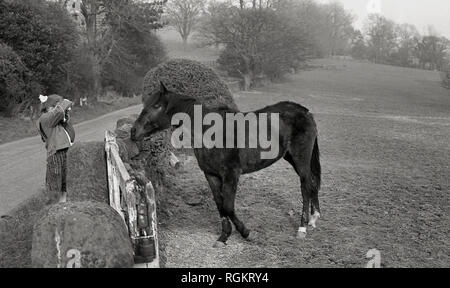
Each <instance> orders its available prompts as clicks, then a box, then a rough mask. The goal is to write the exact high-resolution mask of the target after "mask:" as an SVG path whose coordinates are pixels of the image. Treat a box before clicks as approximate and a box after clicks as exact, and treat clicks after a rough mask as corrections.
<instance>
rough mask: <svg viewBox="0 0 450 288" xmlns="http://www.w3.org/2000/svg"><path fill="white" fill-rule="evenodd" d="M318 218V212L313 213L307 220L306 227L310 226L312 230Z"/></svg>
mask: <svg viewBox="0 0 450 288" xmlns="http://www.w3.org/2000/svg"><path fill="white" fill-rule="evenodd" d="M319 218H320V213H319V212H317V211H316V212H314V214H313V215H311V219H310V220H309V223H308V225H310V226H312V227H313V228H316V221H317V220H319Z"/></svg>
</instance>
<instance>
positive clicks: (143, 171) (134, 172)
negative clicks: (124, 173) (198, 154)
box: [114, 115, 174, 192]
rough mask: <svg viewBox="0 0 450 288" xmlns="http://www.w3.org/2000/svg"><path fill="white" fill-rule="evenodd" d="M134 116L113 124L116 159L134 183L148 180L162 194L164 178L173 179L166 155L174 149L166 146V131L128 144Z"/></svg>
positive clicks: (168, 140) (167, 132)
mask: <svg viewBox="0 0 450 288" xmlns="http://www.w3.org/2000/svg"><path fill="white" fill-rule="evenodd" d="M136 118H137V117H136V116H135V115H133V116H129V117H127V118H122V119H119V120H118V121H117V125H116V130H115V131H114V134H116V139H117V144H118V146H119V155H120V158H121V159H122V161H123V162H124V163H125V166H126V167H127V170H128V172H129V173H130V175H131V176H134V177H135V178H137V180H138V182H141V183H143V182H146V181H148V180H150V181H151V182H152V184H153V186H154V187H155V189H156V191H157V192H162V189H163V187H164V185H165V184H167V177H168V176H169V175H173V173H174V169H173V168H172V167H171V166H170V163H169V157H170V152H172V151H173V150H174V149H173V147H172V145H171V143H170V131H169V130H166V131H162V132H158V133H155V134H154V135H152V136H151V137H149V138H146V139H144V140H143V141H141V142H137V143H136V142H133V141H131V140H130V136H131V128H132V127H133V126H132V124H130V123H134V121H136Z"/></svg>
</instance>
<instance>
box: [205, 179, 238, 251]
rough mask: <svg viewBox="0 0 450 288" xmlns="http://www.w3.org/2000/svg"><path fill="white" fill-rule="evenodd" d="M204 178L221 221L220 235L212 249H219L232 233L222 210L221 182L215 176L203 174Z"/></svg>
mask: <svg viewBox="0 0 450 288" xmlns="http://www.w3.org/2000/svg"><path fill="white" fill-rule="evenodd" d="M205 176H206V180H207V181H208V183H209V187H210V188H211V191H212V193H213V197H214V202H216V205H217V210H219V215H220V218H221V219H222V233H221V235H220V237H219V239H217V241H216V243H215V244H214V247H221V246H224V245H225V242H227V239H228V237H230V235H231V231H232V227H231V223H230V220H228V217H227V216H226V213H225V209H224V208H223V198H222V195H221V194H222V193H221V189H222V180H221V179H220V178H219V177H217V176H215V175H210V174H206V173H205Z"/></svg>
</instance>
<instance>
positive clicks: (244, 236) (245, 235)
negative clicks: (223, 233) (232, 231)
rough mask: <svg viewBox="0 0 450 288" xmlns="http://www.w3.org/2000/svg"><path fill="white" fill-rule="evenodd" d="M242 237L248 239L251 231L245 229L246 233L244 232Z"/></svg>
mask: <svg viewBox="0 0 450 288" xmlns="http://www.w3.org/2000/svg"><path fill="white" fill-rule="evenodd" d="M241 236H242V237H243V238H244V239H248V237H249V236H250V230H249V229H244V231H242V233H241Z"/></svg>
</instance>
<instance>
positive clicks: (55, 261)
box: [31, 201, 134, 268]
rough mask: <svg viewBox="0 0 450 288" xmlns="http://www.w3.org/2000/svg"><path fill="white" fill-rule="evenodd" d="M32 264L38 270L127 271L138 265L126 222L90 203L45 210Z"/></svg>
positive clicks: (36, 230) (104, 207) (37, 228)
mask: <svg viewBox="0 0 450 288" xmlns="http://www.w3.org/2000/svg"><path fill="white" fill-rule="evenodd" d="M77 254H78V256H77ZM76 257H78V263H76V262H77V260H76ZM31 261H32V267H35V268H66V267H70V268H72V267H74V265H75V267H78V268H81V267H82V268H121V267H123V268H126V267H132V266H133V263H134V259H133V248H132V245H131V241H130V238H129V237H128V231H127V228H126V226H125V223H124V222H123V220H122V218H121V217H120V216H119V214H118V213H117V212H116V211H115V210H114V209H113V208H111V207H110V206H109V205H107V204H103V203H99V202H90V201H88V202H68V203H64V204H56V205H53V206H51V207H50V208H48V209H45V211H44V212H43V216H42V217H41V218H40V219H39V220H38V221H37V222H36V224H35V226H34V228H33V243H32V251H31Z"/></svg>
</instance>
